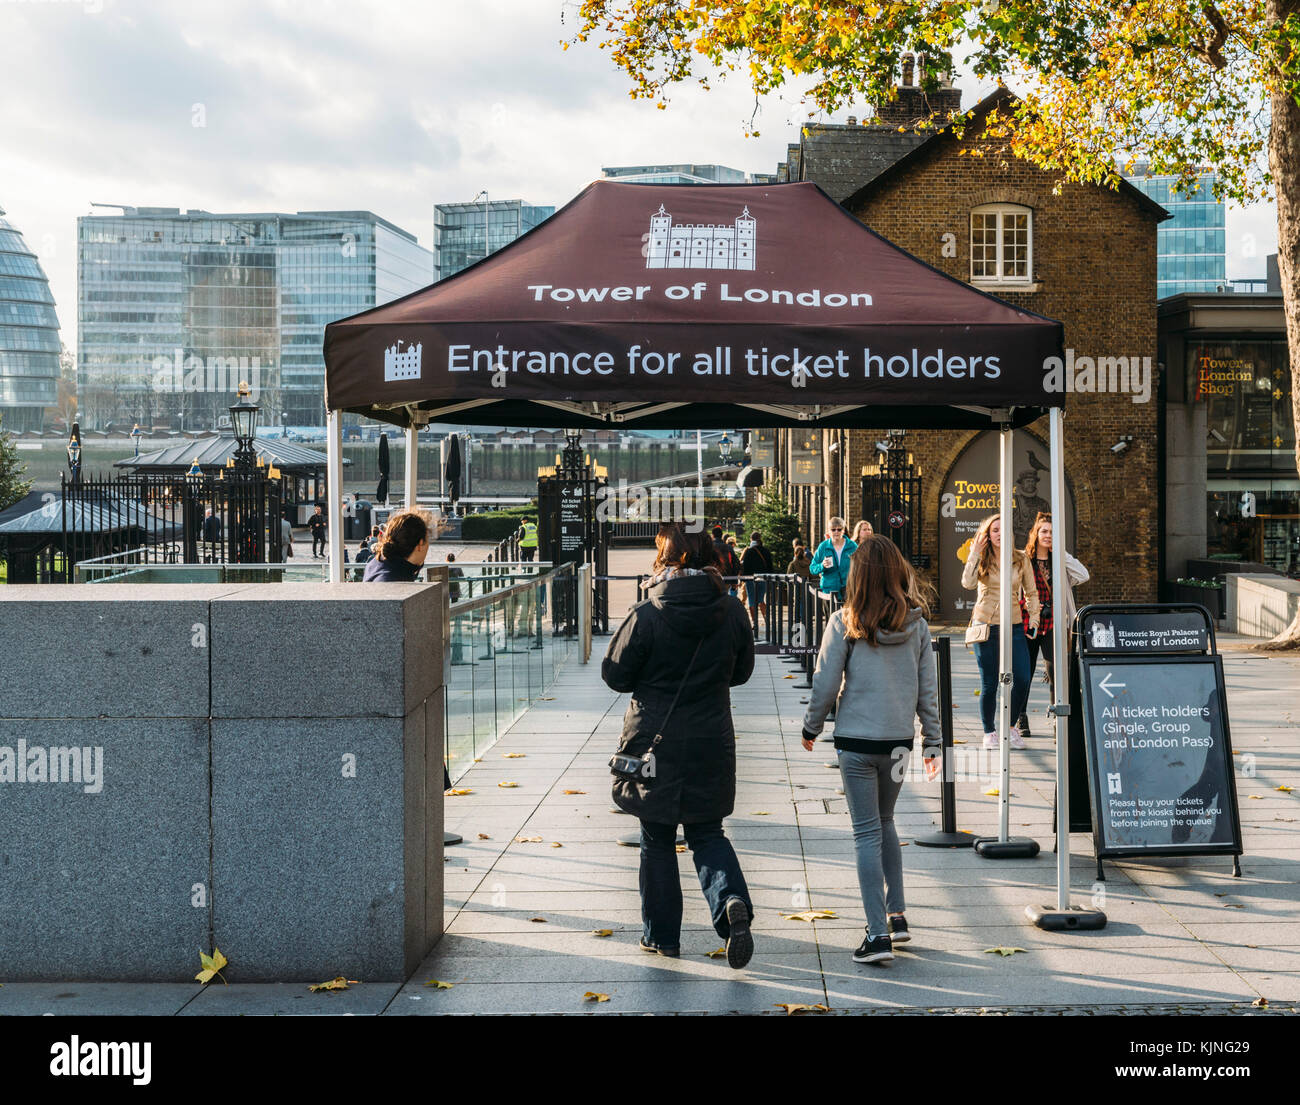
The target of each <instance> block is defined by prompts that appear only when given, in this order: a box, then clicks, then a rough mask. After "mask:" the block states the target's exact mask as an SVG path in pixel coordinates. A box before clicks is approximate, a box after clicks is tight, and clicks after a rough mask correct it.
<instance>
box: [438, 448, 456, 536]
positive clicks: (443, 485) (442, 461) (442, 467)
mask: <svg viewBox="0 0 1300 1105" xmlns="http://www.w3.org/2000/svg"><path fill="white" fill-rule="evenodd" d="M438 499H439V501H440V502H441V503H442V504H443V511H444V512H445V513H446V514H447V515H448V517H450V516H451V515H452V514H455V513H456V512H455V511H454V510H450V509H448V507H449V506H450V504H449V503H447V501H446V499H447V438H446V437H445V436H444V437H443V438H442V440H440V441H439V442H438Z"/></svg>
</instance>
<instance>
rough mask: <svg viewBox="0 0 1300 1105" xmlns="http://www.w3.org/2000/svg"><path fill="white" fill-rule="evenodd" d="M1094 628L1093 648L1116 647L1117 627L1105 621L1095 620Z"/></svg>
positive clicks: (1092, 626) (1092, 627)
mask: <svg viewBox="0 0 1300 1105" xmlns="http://www.w3.org/2000/svg"><path fill="white" fill-rule="evenodd" d="M1090 628H1091V629H1092V647H1093V648H1114V647H1115V627H1114V626H1113V625H1108V624H1106V623H1105V622H1093V623H1092V625H1091V627H1090Z"/></svg>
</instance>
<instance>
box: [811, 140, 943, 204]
mask: <svg viewBox="0 0 1300 1105" xmlns="http://www.w3.org/2000/svg"><path fill="white" fill-rule="evenodd" d="M804 131H805V133H804V134H803V137H802V141H801V142H800V143H799V145H798V146H791V147H790V154H791V155H793V157H792V158H791V160H794V161H795V164H789V160H788V161H787V164H788V165H789V171H790V179H791V180H811V181H813V182H814V183H816V184H819V185H820V186H821V188H822V190H823V191H825V192H826V193H827V194H828V195H829V196H830V197H831V199H833V200H834V201H835V202H836V203H840V204H842V203H844V201H845V200H846V199H848V197H849V196H851V195H852V194H853V193H854V192H856V191H858V190H859V189H860V188H861V187H862V186H863V185H864V184H866V183H867V182H868V181H870V180H874V179H875V178H876V177H877V176H879V175H880V174H881V173H883V172H885V170H887V169H889V168H890V167H891V166H893V165H894V164H895V162H897V161H899V160H900V159H901V158H903V157H905V156H906V155H907V154H909V153H911V152H912V150H914V149H916V148H917V147H918V146H920V145H922V144H924V143H925V142H926V140H927V139H928V138H929V137H930V134H929V133H925V134H917V133H915V132H913V131H911V130H906V131H903V132H901V133H900V132H899V129H898V127H897V126H890V125H885V124H879V123H871V124H868V125H865V126H859V125H857V124H854V125H848V124H838V123H811V124H809V125H808V126H806V127H805V128H804Z"/></svg>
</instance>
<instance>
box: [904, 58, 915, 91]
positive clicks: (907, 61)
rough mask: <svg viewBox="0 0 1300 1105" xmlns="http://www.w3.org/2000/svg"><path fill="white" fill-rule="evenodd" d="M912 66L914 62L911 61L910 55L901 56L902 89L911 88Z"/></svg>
mask: <svg viewBox="0 0 1300 1105" xmlns="http://www.w3.org/2000/svg"><path fill="white" fill-rule="evenodd" d="M914 64H915V63H914V60H913V58H912V55H911V54H904V55H903V85H902V87H904V88H911V87H912V73H913V66H914Z"/></svg>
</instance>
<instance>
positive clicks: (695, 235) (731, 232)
mask: <svg viewBox="0 0 1300 1105" xmlns="http://www.w3.org/2000/svg"><path fill="white" fill-rule="evenodd" d="M755 226H756V224H755V221H754V217H753V216H752V215H751V214H750V213H749V208H748V207H746V208H745V210H744V211H743V212H741V214H739V215H737V216H736V221H735V222H734V223H733V224H732V225H731V226H726V225H723V224H718V225H717V226H715V225H713V224H712V223H707V224H705V223H683V224H682V225H681V226H673V217H672V216H671V215H670V214H668V212H667V211H665V210H664V206H663V204H662V203H661V204H660V205H659V210H658V211H657V212H655V214H653V215H651V216H650V233H649V235H648V236H647V241H646V256H645V267H646V268H648V269H749V270H751V271H752V270H753V268H754V249H755Z"/></svg>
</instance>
